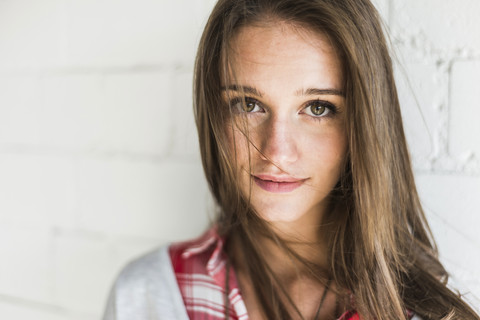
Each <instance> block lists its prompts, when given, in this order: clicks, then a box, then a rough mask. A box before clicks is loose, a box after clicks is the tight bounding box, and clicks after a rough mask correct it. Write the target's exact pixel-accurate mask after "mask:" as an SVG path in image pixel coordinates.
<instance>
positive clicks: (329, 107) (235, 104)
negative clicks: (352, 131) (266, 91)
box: [229, 97, 338, 121]
mask: <svg viewBox="0 0 480 320" xmlns="http://www.w3.org/2000/svg"><path fill="white" fill-rule="evenodd" d="M239 103H244V104H245V105H247V104H252V103H253V104H255V106H254V108H253V110H251V111H246V110H245V109H243V110H242V109H240V108H241V106H239V105H238V104H239ZM314 104H318V105H319V106H320V107H324V108H325V109H326V110H328V112H327V113H326V114H324V113H322V114H321V115H315V114H313V113H311V114H309V113H306V112H305V110H308V108H311V107H312V106H313V105H314ZM229 105H230V107H231V108H232V109H233V112H234V113H247V114H248V113H256V112H258V111H255V109H256V108H261V109H262V112H264V109H263V108H262V106H261V103H260V102H259V101H258V100H257V99H254V98H250V97H245V98H244V99H242V98H240V97H237V98H234V99H232V100H230V103H229ZM302 113H304V114H307V115H309V116H310V117H312V118H313V119H314V120H318V121H319V120H321V119H322V118H326V117H333V116H335V115H336V114H337V113H338V108H337V107H336V106H335V105H334V104H332V103H330V102H328V101H325V100H320V99H316V100H312V101H308V102H307V103H305V105H304V107H303V108H302Z"/></svg>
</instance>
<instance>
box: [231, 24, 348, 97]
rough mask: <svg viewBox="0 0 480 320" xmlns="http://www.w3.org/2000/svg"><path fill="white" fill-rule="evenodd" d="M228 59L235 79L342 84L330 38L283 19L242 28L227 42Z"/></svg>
mask: <svg viewBox="0 0 480 320" xmlns="http://www.w3.org/2000/svg"><path fill="white" fill-rule="evenodd" d="M228 60H229V69H230V76H231V78H232V79H234V80H235V82H244V81H248V82H251V81H254V82H264V81H269V82H270V81H275V80H283V81H287V82H292V81H296V82H297V84H298V81H300V82H307V84H308V85H310V86H311V85H316V86H322V85H326V86H329V87H336V88H338V89H341V88H342V85H343V74H342V66H341V61H340V58H339V55H338V54H337V51H336V49H335V48H334V46H333V45H332V43H331V41H330V40H329V38H328V37H327V36H326V35H325V34H323V33H320V32H314V31H311V30H309V29H306V28H303V27H299V26H296V25H293V24H289V23H285V22H278V23H269V24H266V25H261V26H256V25H251V26H245V27H242V28H241V29H240V30H239V31H238V33H237V34H236V36H235V37H233V39H232V40H231V42H230V50H229V59H228ZM307 84H305V85H307Z"/></svg>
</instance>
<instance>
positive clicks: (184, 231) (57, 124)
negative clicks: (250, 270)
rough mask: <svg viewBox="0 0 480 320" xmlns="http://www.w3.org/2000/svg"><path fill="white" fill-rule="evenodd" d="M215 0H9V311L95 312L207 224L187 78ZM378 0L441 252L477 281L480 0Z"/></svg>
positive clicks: (0, 69) (18, 314)
mask: <svg viewBox="0 0 480 320" xmlns="http://www.w3.org/2000/svg"><path fill="white" fill-rule="evenodd" d="M214 2H215V1H214V0H155V1H154V0H139V1H132V0H121V1H118V0H100V1H93V0H41V1H35V0H0V256H1V257H2V263H0V318H2V319H19V320H27V319H28V320H30V319H40V320H44V319H45V320H47V319H48V320H57V319H67V320H74V319H75V320H77V319H87V320H90V319H98V318H99V316H100V314H101V312H102V309H103V306H104V303H105V299H106V296H107V293H108V290H109V287H110V285H111V282H112V281H113V279H114V277H115V275H116V274H117V272H118V271H119V270H120V268H121V267H122V266H123V265H124V264H125V262H126V261H128V260H130V259H132V258H133V257H135V256H138V255H139V254H141V253H143V252H145V251H147V250H150V249H152V248H153V247H155V246H156V245H158V244H160V243H164V242H166V241H173V240H179V239H184V238H189V237H192V236H194V235H196V234H198V233H200V232H201V230H202V229H204V227H205V226H206V224H207V223H208V221H209V219H210V216H209V212H210V211H211V210H210V208H211V204H210V200H209V196H208V191H207V187H206V184H205V182H204V181H203V173H202V171H201V166H200V163H199V156H198V153H197V148H198V142H197V138H196V131H195V128H194V127H193V115H192V108H191V82H192V67H193V57H194V55H195V47H196V45H197V43H198V38H199V35H200V33H201V30H202V26H203V24H204V23H205V20H206V17H207V15H208V12H209V10H210V8H211V7H212V6H213V4H214ZM375 3H376V5H377V7H378V8H379V11H380V12H381V14H382V16H383V18H384V21H385V24H386V25H387V26H388V28H389V29H390V32H391V39H392V46H393V47H394V49H395V51H396V52H397V60H398V62H397V63H396V66H395V68H396V74H397V77H398V86H399V92H400V97H401V101H402V109H403V115H404V121H405V127H406V131H407V138H408V140H409V143H410V149H411V151H412V154H413V160H414V164H415V169H416V173H417V182H418V188H419V191H420V194H421V196H422V200H423V203H424V205H425V209H426V211H427V214H428V217H429V219H430V223H431V226H432V229H433V232H434V234H435V235H436V237H437V241H438V244H439V247H440V254H441V258H442V260H443V261H444V263H445V265H446V266H447V268H448V269H449V270H450V271H451V272H452V273H453V274H454V276H455V277H454V278H455V280H457V281H458V282H460V283H461V282H463V283H466V284H468V288H469V289H470V291H472V292H474V293H475V294H476V295H477V296H480V281H479V279H480V273H479V271H478V270H480V235H479V232H478V231H477V229H478V228H477V226H478V225H479V224H480V219H479V217H480V209H479V208H480V202H479V199H480V140H479V137H480V129H479V128H480V125H478V122H479V120H478V119H479V118H480V103H479V101H480V95H479V94H480V90H479V89H480V80H479V78H478V75H479V74H480V31H479V30H480V19H478V17H477V16H478V13H479V12H480V2H479V1H477V0H459V1H455V3H454V4H453V2H451V1H447V0H421V1H417V0H400V1H397V0H377V1H375ZM185 221H188V224H185ZM182 225H186V226H187V227H182ZM464 288H465V287H464ZM475 303H478V305H480V303H479V302H478V301H477V302H475Z"/></svg>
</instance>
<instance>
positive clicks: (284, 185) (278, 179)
mask: <svg viewBox="0 0 480 320" xmlns="http://www.w3.org/2000/svg"><path fill="white" fill-rule="evenodd" d="M252 177H253V180H254V181H255V183H256V184H257V185H258V186H259V187H260V188H262V189H263V190H265V191H268V192H272V193H287V192H292V191H293V190H295V189H297V188H299V187H300V186H301V185H302V184H303V183H304V182H305V181H306V180H307V179H298V178H294V177H291V176H272V175H266V174H259V175H252Z"/></svg>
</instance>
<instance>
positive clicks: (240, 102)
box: [230, 98, 263, 113]
mask: <svg viewBox="0 0 480 320" xmlns="http://www.w3.org/2000/svg"><path fill="white" fill-rule="evenodd" d="M230 105H231V106H232V107H233V110H234V111H236V112H239V113H254V112H262V111H263V109H262V107H260V104H259V102H258V101H257V100H255V99H252V98H245V99H240V98H238V99H235V100H233V101H232V102H231V103H230Z"/></svg>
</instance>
